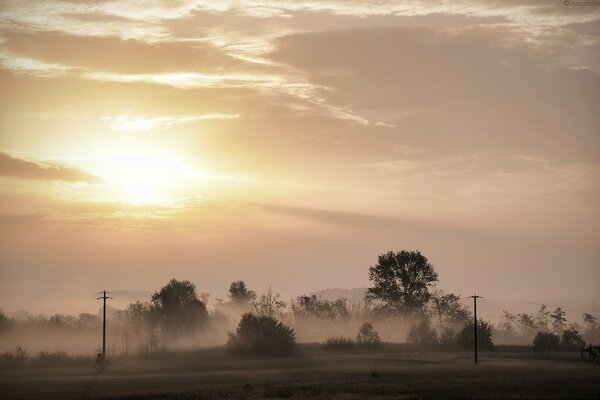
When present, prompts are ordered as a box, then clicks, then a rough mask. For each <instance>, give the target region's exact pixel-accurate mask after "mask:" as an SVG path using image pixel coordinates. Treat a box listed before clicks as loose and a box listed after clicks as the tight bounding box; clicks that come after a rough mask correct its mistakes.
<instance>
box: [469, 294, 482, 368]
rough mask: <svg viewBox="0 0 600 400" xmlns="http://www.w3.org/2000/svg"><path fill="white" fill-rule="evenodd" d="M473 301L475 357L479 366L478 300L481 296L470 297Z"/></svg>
mask: <svg viewBox="0 0 600 400" xmlns="http://www.w3.org/2000/svg"><path fill="white" fill-rule="evenodd" d="M469 297H470V298H472V299H473V350H474V352H475V353H474V356H475V359H474V361H475V364H477V361H478V360H477V299H481V298H482V297H481V296H477V295H476V294H474V295H473V296H469Z"/></svg>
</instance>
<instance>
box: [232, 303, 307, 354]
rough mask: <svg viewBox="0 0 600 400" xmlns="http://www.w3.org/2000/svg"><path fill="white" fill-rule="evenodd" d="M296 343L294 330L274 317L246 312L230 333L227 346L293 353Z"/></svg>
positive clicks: (238, 349) (248, 350)
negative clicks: (233, 331)
mask: <svg viewBox="0 0 600 400" xmlns="http://www.w3.org/2000/svg"><path fill="white" fill-rule="evenodd" d="M295 345H296V336H295V333H294V330H293V329H292V328H290V327H288V326H286V325H285V324H283V323H282V322H280V321H278V320H277V319H275V318H274V317H271V316H268V315H254V314H252V313H246V314H244V315H242V319H241V320H240V323H239V325H238V327H237V329H236V331H235V333H232V334H230V335H229V341H228V342H227V347H228V348H229V349H230V350H231V351H234V352H256V353H278V354H286V353H291V352H292V351H293V350H294V346H295Z"/></svg>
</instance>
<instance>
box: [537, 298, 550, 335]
mask: <svg viewBox="0 0 600 400" xmlns="http://www.w3.org/2000/svg"><path fill="white" fill-rule="evenodd" d="M549 324H550V311H548V307H547V306H546V305H545V304H542V305H541V306H540V309H539V311H538V313H537V316H536V317H535V325H536V327H537V329H538V330H539V331H541V332H546V331H548V325H549Z"/></svg>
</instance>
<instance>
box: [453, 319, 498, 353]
mask: <svg viewBox="0 0 600 400" xmlns="http://www.w3.org/2000/svg"><path fill="white" fill-rule="evenodd" d="M456 340H457V343H458V345H459V346H460V347H462V348H464V349H471V348H473V321H468V322H467V323H466V324H465V325H464V327H463V329H462V330H461V331H460V332H458V335H457V337H456ZM477 347H478V348H479V349H480V350H489V349H491V348H493V347H494V342H493V341H492V325H491V324H490V323H489V322H486V321H484V320H483V319H481V318H479V320H477Z"/></svg>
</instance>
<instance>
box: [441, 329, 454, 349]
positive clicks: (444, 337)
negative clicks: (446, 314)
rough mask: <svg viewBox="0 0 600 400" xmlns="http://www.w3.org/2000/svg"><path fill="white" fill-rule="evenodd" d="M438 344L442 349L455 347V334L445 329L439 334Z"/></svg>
mask: <svg viewBox="0 0 600 400" xmlns="http://www.w3.org/2000/svg"><path fill="white" fill-rule="evenodd" d="M440 344H441V345H442V346H444V347H455V346H456V332H455V331H453V330H452V329H450V328H448V327H446V328H444V329H443V330H442V332H441V333H440Z"/></svg>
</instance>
